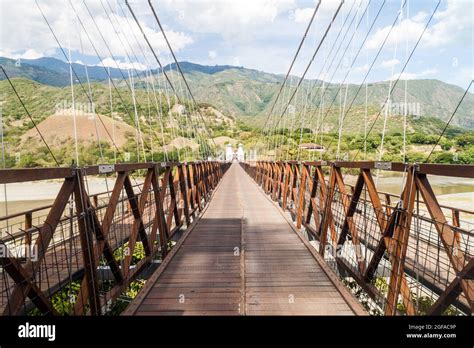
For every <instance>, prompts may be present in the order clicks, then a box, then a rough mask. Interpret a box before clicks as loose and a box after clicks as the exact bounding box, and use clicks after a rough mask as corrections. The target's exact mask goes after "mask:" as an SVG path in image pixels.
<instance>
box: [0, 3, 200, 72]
mask: <svg viewBox="0 0 474 348" xmlns="http://www.w3.org/2000/svg"><path fill="white" fill-rule="evenodd" d="M86 3H87V6H88V7H89V8H90V10H91V12H92V13H93V14H94V19H95V21H96V23H97V26H98V27H99V28H100V33H99V31H98V30H97V28H96V27H95V25H94V23H93V21H92V19H91V18H90V16H89V13H88V12H87V9H86V8H85V6H84V4H83V3H82V2H73V4H74V7H75V9H76V10H77V12H78V15H79V17H80V19H81V21H82V22H83V24H84V26H85V27H86V29H87V32H88V34H89V35H90V37H91V40H92V41H93V43H94V45H95V46H96V47H97V49H98V51H99V54H100V56H101V58H103V59H104V58H105V57H108V56H110V53H109V52H108V50H107V49H106V47H105V45H104V44H103V41H102V38H101V35H100V34H102V35H103V36H104V38H105V40H106V41H107V43H108V45H109V47H110V49H111V51H112V54H113V55H114V56H116V57H125V56H126V51H128V52H129V53H130V52H131V51H133V52H135V53H137V56H141V50H140V47H139V45H141V46H142V47H143V48H144V49H145V53H146V54H147V58H148V59H149V61H150V63H151V64H154V63H155V60H154V58H153V56H152V54H151V52H150V50H149V49H148V47H147V45H146V43H145V41H144V40H143V36H142V34H141V32H140V30H139V29H138V27H137V26H136V24H135V22H134V20H133V18H131V17H130V18H128V21H127V18H126V17H124V16H121V15H120V14H122V13H121V12H120V11H118V14H111V13H110V11H109V15H110V16H111V18H112V22H113V24H114V25H115V27H116V28H117V30H118V31H119V35H120V39H119V37H118V36H117V34H116V32H115V30H114V28H113V26H112V25H111V23H110V21H109V20H108V18H107V16H106V14H105V12H104V10H103V8H102V6H101V4H100V2H99V1H87V2H86ZM39 4H40V6H41V9H42V10H43V12H44V14H45V16H46V18H47V19H48V21H49V22H50V24H51V27H52V28H53V30H54V32H55V34H56V35H57V37H58V39H59V41H60V43H61V45H62V46H63V48H64V49H65V50H67V49H68V48H69V47H70V48H71V50H72V51H75V52H81V51H82V49H83V53H84V54H85V55H89V56H95V55H96V53H95V51H94V49H93V47H92V45H91V44H90V42H89V40H88V38H87V36H86V33H85V32H84V30H83V29H82V27H81V25H80V23H79V22H78V20H77V18H76V15H75V14H74V12H73V11H72V9H71V7H70V6H69V2H68V1H64V0H48V1H39ZM111 4H113V1H112V2H111ZM112 6H113V5H112ZM123 6H124V5H123ZM0 9H1V12H2V16H1V18H2V25H1V30H2V35H1V37H2V51H1V54H2V55H5V56H10V57H22V58H32V57H34V58H38V57H41V56H51V55H54V53H55V51H56V50H57V48H58V44H57V43H56V42H55V40H54V37H53V35H52V34H51V32H50V30H49V29H48V26H47V24H46V22H45V21H44V19H43V18H42V16H41V13H40V11H39V10H38V8H37V7H36V5H35V3H34V1H32V0H17V1H2V2H1V4H0ZM7 13H8V15H6V14H7ZM140 23H141V25H142V27H143V30H144V32H145V33H146V34H147V36H148V38H149V40H150V42H152V44H153V46H154V48H155V49H156V50H157V51H158V52H159V51H165V50H166V51H167V48H166V47H167V46H166V43H165V41H164V39H163V36H162V34H161V33H160V32H159V31H157V30H155V29H154V28H152V27H151V26H150V25H148V24H147V23H146V22H144V21H142V20H141V19H140ZM79 33H81V35H80V37H79ZM166 34H167V36H168V39H169V40H170V42H171V45H172V46H173V49H174V50H175V51H179V50H181V49H183V48H185V47H187V46H188V45H190V44H192V43H193V39H192V38H191V37H190V36H189V35H187V34H185V33H183V32H177V31H173V30H166ZM125 35H126V36H127V39H128V42H129V43H130V45H131V48H129V47H128V43H127V40H126V38H125ZM134 36H136V37H137V38H138V40H139V42H140V43H139V44H138V43H137V41H136V40H135V38H134ZM80 39H81V40H82V49H81V40H80ZM61 58H62V57H61ZM104 60H105V59H104ZM122 64H124V63H122Z"/></svg>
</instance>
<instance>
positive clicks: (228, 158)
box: [225, 144, 234, 162]
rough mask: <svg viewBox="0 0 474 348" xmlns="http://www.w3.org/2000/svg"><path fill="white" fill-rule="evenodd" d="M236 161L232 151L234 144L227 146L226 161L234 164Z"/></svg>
mask: <svg viewBox="0 0 474 348" xmlns="http://www.w3.org/2000/svg"><path fill="white" fill-rule="evenodd" d="M233 159H234V150H233V149H232V144H227V146H226V149H225V160H226V161H227V162H232V161H233Z"/></svg>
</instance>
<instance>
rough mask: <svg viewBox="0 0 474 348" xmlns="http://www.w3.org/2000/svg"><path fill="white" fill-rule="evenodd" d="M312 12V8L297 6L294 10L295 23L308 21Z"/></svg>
mask: <svg viewBox="0 0 474 348" xmlns="http://www.w3.org/2000/svg"><path fill="white" fill-rule="evenodd" d="M313 13H314V8H297V9H296V10H295V12H294V20H295V22H296V23H308V22H309V20H310V19H311V16H312V15H313Z"/></svg>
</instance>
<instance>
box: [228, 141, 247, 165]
mask: <svg viewBox="0 0 474 348" xmlns="http://www.w3.org/2000/svg"><path fill="white" fill-rule="evenodd" d="M225 160H226V161H227V162H232V161H239V162H243V161H244V160H245V154H244V146H243V145H242V144H239V147H238V148H237V151H234V149H233V148H232V144H227V147H226V151H225Z"/></svg>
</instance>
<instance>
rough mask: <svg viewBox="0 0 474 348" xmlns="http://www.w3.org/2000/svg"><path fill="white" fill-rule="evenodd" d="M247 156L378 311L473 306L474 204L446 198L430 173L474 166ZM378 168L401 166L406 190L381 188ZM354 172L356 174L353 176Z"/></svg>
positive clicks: (458, 172)
mask: <svg viewBox="0 0 474 348" xmlns="http://www.w3.org/2000/svg"><path fill="white" fill-rule="evenodd" d="M242 166H243V167H244V168H245V170H246V171H247V172H248V173H249V175H250V176H251V177H252V178H254V179H255V181H256V182H257V183H258V184H259V185H260V186H261V188H262V190H263V191H264V192H265V193H267V194H268V195H269V196H270V197H271V198H272V199H273V200H274V201H276V202H278V204H279V205H280V207H281V208H282V209H283V210H286V211H288V212H290V213H291V216H292V218H293V220H294V223H295V225H296V227H297V228H299V229H300V228H301V229H303V232H304V233H305V235H306V236H307V237H308V239H309V240H311V241H312V244H313V245H314V246H315V248H316V249H317V250H318V252H319V253H320V254H321V255H322V256H323V257H324V258H325V260H326V262H327V263H328V264H329V265H330V266H331V267H333V269H334V271H335V272H336V273H338V274H339V275H340V276H341V278H342V279H343V280H344V282H345V283H346V284H347V285H348V286H349V287H350V288H351V289H352V290H353V292H354V293H355V294H356V295H357V296H358V297H359V299H360V300H361V301H362V302H363V304H364V305H365V306H366V307H367V309H368V310H370V311H371V312H372V313H374V314H385V315H396V314H408V315H415V314H463V313H465V314H470V313H471V312H472V311H473V309H474V307H473V300H474V281H473V274H474V267H473V264H474V260H473V253H474V229H473V227H474V225H473V220H474V212H473V211H470V210H468V209H460V208H455V207H450V206H446V205H441V204H440V203H439V202H438V199H437V197H436V195H435V193H434V191H433V188H432V186H431V183H430V180H431V177H434V176H443V177H445V176H447V177H459V178H474V166H470V165H438V164H413V165H406V164H403V163H390V162H296V161H286V162H268V161H259V162H255V163H243V164H242ZM378 171H391V172H397V173H398V174H399V175H400V176H401V181H402V184H401V185H400V195H395V194H390V193H387V192H382V191H379V190H378V188H377V186H378V185H377V179H376V178H375V179H374V172H378ZM349 179H352V181H353V182H355V183H354V184H351V185H348V184H347V183H346V181H349ZM446 213H448V215H449V217H447V216H446ZM460 216H462V217H465V220H464V221H463V220H462V219H461V218H460Z"/></svg>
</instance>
